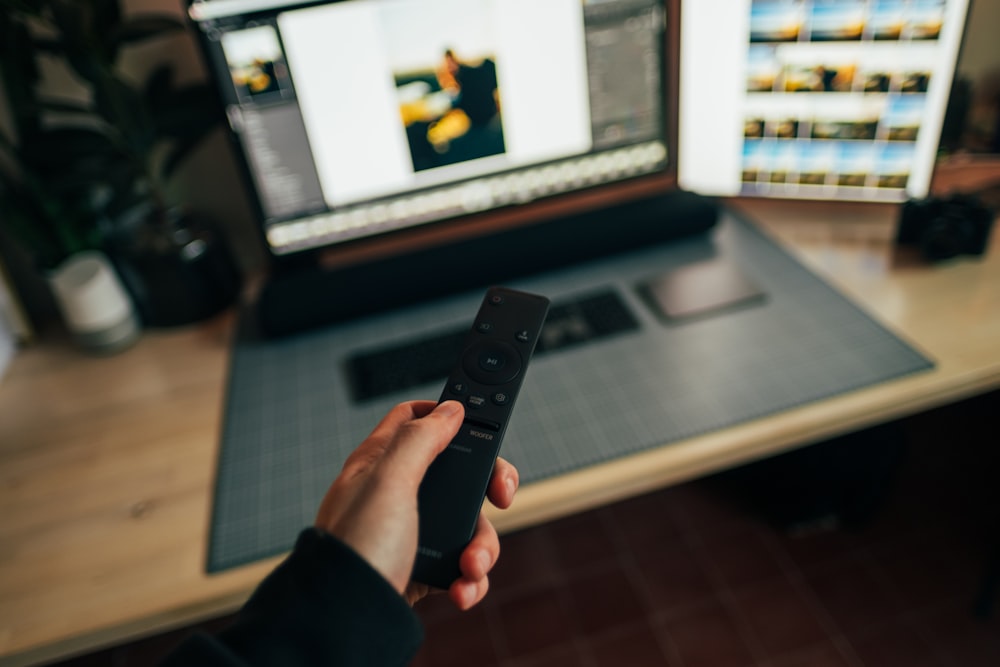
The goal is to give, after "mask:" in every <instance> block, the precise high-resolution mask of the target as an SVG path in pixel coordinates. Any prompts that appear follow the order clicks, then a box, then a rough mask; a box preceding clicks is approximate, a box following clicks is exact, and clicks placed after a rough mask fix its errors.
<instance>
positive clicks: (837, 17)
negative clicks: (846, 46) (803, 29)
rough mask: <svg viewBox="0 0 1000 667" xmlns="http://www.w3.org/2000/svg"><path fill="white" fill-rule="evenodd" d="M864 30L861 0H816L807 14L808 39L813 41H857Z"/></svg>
mask: <svg viewBox="0 0 1000 667" xmlns="http://www.w3.org/2000/svg"><path fill="white" fill-rule="evenodd" d="M864 31H865V3H864V2H862V1H861V0H837V1H835V2H831V1H830V0H826V1H819V0H818V1H817V2H816V3H815V4H814V5H813V8H812V12H810V15H809V39H810V40H812V41H814V42H832V41H857V40H860V39H861V36H862V34H863V33H864Z"/></svg>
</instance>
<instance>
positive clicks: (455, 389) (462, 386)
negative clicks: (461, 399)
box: [448, 380, 469, 396]
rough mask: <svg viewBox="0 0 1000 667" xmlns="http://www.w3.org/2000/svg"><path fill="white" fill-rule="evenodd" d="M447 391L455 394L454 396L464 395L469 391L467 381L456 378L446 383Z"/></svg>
mask: <svg viewBox="0 0 1000 667" xmlns="http://www.w3.org/2000/svg"><path fill="white" fill-rule="evenodd" d="M448 391H450V392H451V393H453V394H455V395H456V396H465V395H466V394H468V393H469V383H468V382H462V381H461V380H456V381H455V382H451V383H449V384H448Z"/></svg>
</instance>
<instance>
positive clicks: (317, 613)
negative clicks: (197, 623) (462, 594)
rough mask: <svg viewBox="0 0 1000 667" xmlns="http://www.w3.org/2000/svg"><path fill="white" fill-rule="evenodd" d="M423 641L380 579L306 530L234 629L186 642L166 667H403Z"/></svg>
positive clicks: (344, 550)
mask: <svg viewBox="0 0 1000 667" xmlns="http://www.w3.org/2000/svg"><path fill="white" fill-rule="evenodd" d="M422 641H423V630H422V628H421V625H420V621H419V620H418V619H417V616H416V614H414V612H413V610H412V609H410V606H409V605H408V604H407V603H406V601H405V600H404V599H403V598H402V596H401V595H400V594H399V593H398V592H397V591H396V590H395V589H394V588H392V586H391V585H390V584H389V582H388V581H386V580H385V579H384V578H383V577H382V575H380V574H379V573H378V572H377V571H376V570H374V569H373V568H372V567H371V566H370V565H369V564H368V563H367V562H366V561H365V560H364V559H363V558H361V557H360V556H359V555H358V554H357V553H355V552H354V551H353V550H352V549H351V548H350V547H348V546H347V545H345V544H343V543H342V542H340V541H339V540H337V539H336V538H334V537H332V536H330V535H328V534H326V533H324V532H322V531H319V530H316V529H308V530H305V531H303V532H302V533H301V534H300V535H299V539H298V542H297V543H296V545H295V549H294V550H293V551H292V553H291V555H290V556H289V557H288V558H287V559H286V560H285V561H284V562H283V563H282V564H281V565H279V566H278V567H277V568H275V570H274V571H273V572H272V573H271V574H270V575H268V577H267V578H266V579H264V581H263V582H262V583H261V584H260V586H259V587H258V588H257V590H256V591H255V592H254V594H253V595H252V596H251V597H250V599H249V600H248V601H247V603H246V605H244V607H243V609H242V610H240V613H239V615H238V616H237V619H236V621H235V623H234V624H233V625H232V626H231V627H229V628H228V629H226V630H225V631H223V632H222V633H220V634H219V635H218V636H215V637H212V636H208V635H196V636H194V637H192V638H190V639H188V640H186V641H185V642H184V643H182V644H181V645H180V646H179V647H178V648H177V649H176V650H175V651H174V652H173V653H171V654H170V655H169V656H167V659H166V661H165V662H164V663H163V667H180V666H181V665H184V666H191V665H194V666H197V665H226V666H230V665H231V666H233V667H242V666H244V665H282V666H286V665H287V666H294V665H336V666H338V667H343V666H352V665H364V666H365V667H369V666H381V665H405V664H406V663H407V662H409V661H410V660H411V659H412V658H413V655H414V654H415V653H416V651H417V649H418V648H419V647H420V643H421V642H422Z"/></svg>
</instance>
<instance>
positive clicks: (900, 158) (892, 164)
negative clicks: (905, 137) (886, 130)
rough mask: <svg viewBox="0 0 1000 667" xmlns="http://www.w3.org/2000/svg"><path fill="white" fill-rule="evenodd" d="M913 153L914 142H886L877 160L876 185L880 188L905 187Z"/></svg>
mask: <svg viewBox="0 0 1000 667" xmlns="http://www.w3.org/2000/svg"><path fill="white" fill-rule="evenodd" d="M913 153H914V148H913V144H886V145H885V146H884V147H883V148H882V150H881V151H880V153H879V155H878V158H877V160H876V166H875V170H876V174H877V181H876V185H877V186H878V187H880V188H898V189H903V188H905V187H906V182H907V181H908V180H909V178H910V165H911V164H913Z"/></svg>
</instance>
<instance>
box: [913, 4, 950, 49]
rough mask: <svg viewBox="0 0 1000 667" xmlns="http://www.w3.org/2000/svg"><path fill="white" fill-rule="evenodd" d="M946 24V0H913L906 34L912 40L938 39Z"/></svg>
mask: <svg viewBox="0 0 1000 667" xmlns="http://www.w3.org/2000/svg"><path fill="white" fill-rule="evenodd" d="M943 23H944V0H912V2H911V3H910V6H909V9H908V10H907V16H906V26H905V28H904V34H905V35H906V36H907V37H908V38H910V39H924V40H930V39H937V38H938V37H940V36H941V26H942V24H943Z"/></svg>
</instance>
